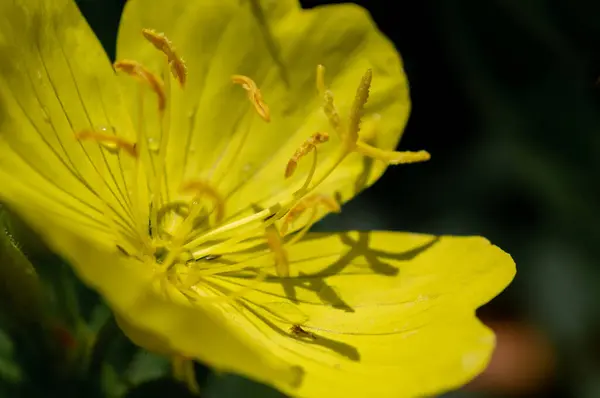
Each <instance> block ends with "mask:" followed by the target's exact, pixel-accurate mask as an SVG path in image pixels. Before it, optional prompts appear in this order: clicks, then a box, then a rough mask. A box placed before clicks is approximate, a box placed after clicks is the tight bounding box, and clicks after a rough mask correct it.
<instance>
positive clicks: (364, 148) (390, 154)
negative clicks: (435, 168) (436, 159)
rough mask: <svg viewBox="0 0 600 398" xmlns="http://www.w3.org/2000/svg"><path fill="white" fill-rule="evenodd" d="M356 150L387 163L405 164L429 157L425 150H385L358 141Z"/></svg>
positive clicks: (423, 160) (425, 159)
mask: <svg viewBox="0 0 600 398" xmlns="http://www.w3.org/2000/svg"><path fill="white" fill-rule="evenodd" d="M355 150H356V152H358V153H361V154H363V155H365V156H368V157H370V158H374V159H378V160H381V161H382V162H385V163H387V164H407V163H417V162H425V161H427V160H429V159H430V158H431V155H430V154H429V152H427V151H417V152H408V151H407V152H397V151H386V150H383V149H380V148H375V147H373V146H371V145H369V144H366V143H364V142H361V141H358V142H357V143H356V147H355Z"/></svg>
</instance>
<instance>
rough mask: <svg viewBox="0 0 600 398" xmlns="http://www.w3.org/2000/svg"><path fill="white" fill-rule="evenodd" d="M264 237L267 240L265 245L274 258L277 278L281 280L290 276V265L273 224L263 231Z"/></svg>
mask: <svg viewBox="0 0 600 398" xmlns="http://www.w3.org/2000/svg"><path fill="white" fill-rule="evenodd" d="M265 237H266V238H267V245H268V246H269V248H270V249H271V251H272V252H273V255H274V257H275V272H276V273H277V276H280V277H282V278H285V277H288V276H290V264H289V262H288V257H287V252H286V251H285V248H284V247H283V241H282V239H281V235H280V234H279V231H278V230H277V226H275V224H271V225H269V226H268V227H267V228H266V229H265Z"/></svg>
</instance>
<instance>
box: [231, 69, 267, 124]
mask: <svg viewBox="0 0 600 398" xmlns="http://www.w3.org/2000/svg"><path fill="white" fill-rule="evenodd" d="M231 81H232V82H233V83H235V84H239V85H240V86H242V88H243V89H244V90H246V92H247V93H248V99H249V100H250V102H252V105H254V109H255V110H256V112H257V113H258V115H259V116H260V117H261V118H262V119H263V120H264V121H266V122H270V121H271V112H270V111H269V107H268V106H267V104H265V102H264V100H263V98H262V93H261V92H260V90H259V89H258V86H257V85H256V83H255V82H254V80H252V79H250V78H249V77H248V76H243V75H233V76H231Z"/></svg>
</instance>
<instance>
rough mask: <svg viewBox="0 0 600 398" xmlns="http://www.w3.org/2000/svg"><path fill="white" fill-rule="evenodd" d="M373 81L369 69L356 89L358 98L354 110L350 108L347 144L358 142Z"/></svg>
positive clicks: (354, 103)
mask: <svg viewBox="0 0 600 398" xmlns="http://www.w3.org/2000/svg"><path fill="white" fill-rule="evenodd" d="M372 80H373V72H372V71H371V69H367V71H366V72H365V74H364V75H363V77H362V79H361V80H360V84H359V85H358V88H357V89H356V96H355V97H354V101H353V102H352V108H350V117H349V121H348V132H347V137H345V139H346V142H347V143H348V144H349V145H352V144H353V143H355V142H356V141H358V131H359V130H360V121H361V118H362V115H363V111H364V109H365V105H366V104H367V101H368V100H369V90H370V89H371V81H372Z"/></svg>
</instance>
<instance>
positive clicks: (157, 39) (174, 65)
mask: <svg viewBox="0 0 600 398" xmlns="http://www.w3.org/2000/svg"><path fill="white" fill-rule="evenodd" d="M142 34H143V35H144V37H145V38H146V40H148V41H149V42H150V43H152V44H153V45H154V47H156V48H157V49H158V50H160V51H162V53H163V54H165V55H166V56H167V62H168V63H169V67H170V68H171V74H172V75H173V77H174V78H175V79H176V80H177V81H178V82H179V85H180V86H181V87H183V86H185V82H186V80H187V68H186V66H185V62H184V61H183V58H181V57H179V56H178V55H177V53H176V51H175V47H173V43H171V41H170V40H169V39H168V38H167V36H165V34H164V33H158V32H156V31H155V30H153V29H142Z"/></svg>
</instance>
